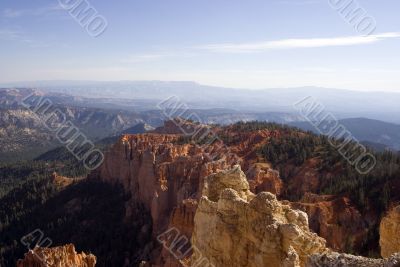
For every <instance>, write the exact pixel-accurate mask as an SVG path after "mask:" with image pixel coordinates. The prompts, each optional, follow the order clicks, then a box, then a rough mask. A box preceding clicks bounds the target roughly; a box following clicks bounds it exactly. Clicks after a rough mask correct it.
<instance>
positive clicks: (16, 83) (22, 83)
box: [0, 79, 400, 93]
mask: <svg viewBox="0 0 400 267" xmlns="http://www.w3.org/2000/svg"><path fill="white" fill-rule="evenodd" d="M62 82H68V83H74V82H80V83H118V82H120V83H121V82H128V83H129V82H160V83H193V84H196V85H200V86H209V87H217V88H220V89H231V90H249V91H263V90H264V91H267V90H275V89H301V88H309V89H312V88H314V89H327V90H340V91H352V92H363V93H400V88H399V90H383V91H380V90H377V89H374V90H362V89H349V88H334V87H325V86H318V85H299V86H292V87H285V86H282V87H262V88H243V87H229V86H222V85H215V84H208V83H202V82H198V81H194V80H157V79H155V80H79V79H73V80H66V79H59V80H34V81H11V82H0V87H3V88H6V87H9V86H14V87H26V88H31V89H34V88H32V87H35V86H38V85H34V83H62ZM29 83H32V85H28V84H29ZM39 86H40V85H39ZM57 86H64V85H62V84H60V85H57ZM65 86H68V85H65ZM69 86H71V85H69Z"/></svg>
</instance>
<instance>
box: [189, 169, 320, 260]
mask: <svg viewBox="0 0 400 267" xmlns="http://www.w3.org/2000/svg"><path fill="white" fill-rule="evenodd" d="M192 244H193V247H194V255H193V257H192V265H193V266H195V265H196V264H197V263H198V262H200V261H204V260H207V261H208V262H209V263H210V264H212V265H214V266H218V267H225V266H248V267H250V266H259V267H265V266H274V267H279V266H282V267H289V266H292V267H295V266H305V264H306V262H307V258H308V256H309V255H311V254H314V253H323V252H325V251H327V249H326V247H325V240H324V239H322V238H320V237H318V236H317V235H316V234H315V233H312V232H311V231H310V230H309V227H308V218H307V215H306V214H305V213H304V212H302V211H297V210H293V209H291V208H290V207H289V206H288V205H283V204H282V203H280V202H279V201H278V200H277V199H276V196H275V195H273V194H271V193H267V192H263V193H260V194H258V195H254V194H253V193H251V192H250V190H249V184H248V182H247V180H246V176H245V174H244V173H243V172H242V171H241V169H240V166H235V167H234V168H233V169H231V170H228V171H223V172H219V173H217V174H214V175H211V176H209V177H207V179H206V181H205V185H204V190H203V196H202V198H201V200H200V203H199V206H198V209H197V212H196V215H195V219H194V231H193V236H192Z"/></svg>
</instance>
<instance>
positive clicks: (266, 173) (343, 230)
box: [91, 120, 364, 266]
mask: <svg viewBox="0 0 400 267" xmlns="http://www.w3.org/2000/svg"><path fill="white" fill-rule="evenodd" d="M178 122H179V123H178V124H177V121H170V122H166V123H165V126H164V127H162V128H158V129H156V130H155V131H154V132H153V133H147V134H138V135H125V136H123V137H122V138H121V139H120V140H119V141H118V142H117V143H116V144H115V145H114V146H113V148H112V149H110V151H109V152H107V154H106V157H105V161H104V162H103V164H102V166H101V167H100V168H99V169H97V170H96V171H95V172H93V173H92V174H91V176H93V177H99V178H100V179H102V180H104V181H106V182H111V183H120V184H122V185H123V186H124V188H125V191H126V192H129V193H130V194H131V196H132V198H131V199H130V200H129V201H128V202H127V205H126V218H127V220H128V221H129V220H135V218H134V216H135V215H137V214H138V213H139V215H137V216H140V212H141V209H140V208H139V206H140V207H144V208H145V209H146V210H147V211H148V212H149V213H150V214H151V217H152V235H153V238H154V239H156V237H157V236H158V235H159V234H160V233H163V232H164V231H165V230H167V229H168V228H171V227H175V228H177V229H178V230H179V232H180V233H183V234H184V235H186V236H187V237H188V238H189V239H190V236H191V232H192V229H193V217H194V213H195V210H196V207H197V204H196V201H198V200H199V198H200V188H202V187H203V184H204V178H205V177H206V176H208V175H210V174H212V173H215V172H217V171H220V170H225V169H228V168H230V167H232V166H233V165H235V164H240V165H241V168H242V170H243V171H244V172H245V173H246V176H247V178H248V180H249V184H250V188H251V190H252V191H253V192H254V193H259V192H261V191H268V192H271V193H273V194H276V195H278V196H279V195H281V194H283V191H284V189H285V191H287V190H288V188H289V189H290V190H289V191H290V192H294V193H295V194H298V195H299V196H303V195H304V194H306V193H307V192H316V191H317V190H318V187H319V186H320V181H319V174H318V168H317V167H318V160H317V159H312V160H309V161H307V162H306V163H305V164H303V166H301V167H300V168H299V169H298V171H297V172H296V175H295V176H294V177H293V178H292V179H291V180H290V181H286V183H287V184H284V182H283V181H282V180H281V179H280V176H279V172H277V171H275V170H273V169H272V168H271V166H270V164H269V163H268V162H265V160H264V159H263V158H261V157H260V156H259V153H258V152H259V149H260V148H261V147H262V146H263V145H264V144H266V143H268V142H269V140H270V139H271V138H279V136H280V135H282V134H283V133H280V132H279V131H270V130H256V131H235V130H234V129H233V128H232V127H226V128H213V131H215V132H214V133H212V132H211V133H210V135H212V134H215V136H217V137H219V138H218V139H220V140H224V142H222V141H218V139H217V141H216V142H214V143H212V144H211V145H196V143H201V142H199V140H189V139H188V140H186V139H187V138H186V137H185V139H182V136H183V135H182V134H180V133H182V128H184V129H188V130H194V129H197V127H199V126H198V125H197V124H194V123H191V122H188V125H186V126H183V127H182V123H183V125H184V124H185V122H184V121H182V120H178ZM205 129H206V130H207V129H208V128H205ZM203 130H204V129H203ZM185 140H186V141H185ZM215 155H217V156H215ZM286 193H287V192H285V194H286ZM292 206H293V207H294V208H296V209H301V210H303V211H305V212H306V213H307V214H308V215H309V217H310V227H311V229H313V230H314V231H315V232H316V233H318V234H320V236H322V237H323V238H325V239H327V241H328V244H327V245H328V246H330V247H333V248H334V249H336V250H341V251H342V250H345V248H346V245H348V244H349V245H352V244H357V243H358V242H359V240H361V239H362V238H363V235H364V226H363V224H362V218H361V215H360V213H359V212H358V211H357V210H356V209H355V208H354V207H353V205H352V204H351V203H350V201H349V200H348V199H347V198H331V197H322V198H321V197H319V198H318V197H316V196H313V195H310V194H306V195H305V197H304V198H303V200H302V201H299V202H298V203H293V204H292ZM349 226H350V227H349ZM350 233H351V236H353V237H354V238H353V239H349V238H348V237H349V236H350ZM160 255H161V257H159V256H160ZM151 258H152V262H151V263H149V264H153V266H166V265H165V264H168V265H167V266H179V264H180V263H179V262H176V261H174V258H173V257H171V255H169V254H168V253H167V252H166V250H165V248H164V249H163V250H162V249H161V248H160V247H159V248H157V249H156V250H154V251H153V253H152V256H151Z"/></svg>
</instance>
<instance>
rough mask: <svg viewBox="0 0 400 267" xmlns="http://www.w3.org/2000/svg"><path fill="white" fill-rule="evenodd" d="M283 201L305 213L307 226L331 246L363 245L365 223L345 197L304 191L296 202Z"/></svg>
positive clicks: (335, 247)
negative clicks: (308, 224)
mask: <svg viewBox="0 0 400 267" xmlns="http://www.w3.org/2000/svg"><path fill="white" fill-rule="evenodd" d="M286 203H288V204H289V205H290V206H291V207H292V208H295V209H299V210H302V211H304V212H306V213H307V215H308V217H309V221H310V228H311V229H312V230H313V231H314V232H315V233H317V234H318V235H319V236H322V237H324V238H325V239H326V240H327V243H328V245H329V247H330V248H332V249H334V250H336V251H346V249H347V248H349V247H351V248H354V247H357V246H360V244H362V241H363V238H364V236H365V235H366V232H365V231H364V229H365V227H366V225H365V223H364V219H363V217H362V216H361V214H360V212H359V211H358V210H357V209H356V208H354V206H353V205H352V203H351V201H350V200H349V199H348V198H346V197H336V196H327V195H325V196H324V195H316V194H312V193H306V194H305V195H304V196H303V198H302V199H301V200H300V201H299V202H293V203H289V202H286Z"/></svg>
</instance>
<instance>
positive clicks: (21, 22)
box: [0, 0, 400, 91]
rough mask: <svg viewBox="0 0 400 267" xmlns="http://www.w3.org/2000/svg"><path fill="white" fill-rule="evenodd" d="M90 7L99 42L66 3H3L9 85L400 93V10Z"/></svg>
mask: <svg viewBox="0 0 400 267" xmlns="http://www.w3.org/2000/svg"><path fill="white" fill-rule="evenodd" d="M60 1H62V2H68V1H70V2H76V1H77V0H60ZM81 1H82V0H81ZM338 1H339V2H340V1H344V2H350V4H352V5H353V6H354V5H357V6H359V7H360V8H363V9H362V10H363V11H365V17H368V18H373V19H374V20H375V21H376V30H375V31H373V32H371V34H370V35H369V36H365V34H366V33H365V32H361V31H360V30H357V29H355V25H357V24H355V23H351V22H350V21H349V19H346V18H344V16H343V15H342V14H340V12H339V11H338V10H336V9H335V8H334V7H333V6H332V3H334V2H338ZM89 3H90V4H91V5H92V6H93V7H94V8H95V9H96V10H97V12H98V14H99V15H102V16H104V18H105V19H106V20H107V22H108V27H107V29H106V30H105V32H104V33H103V34H102V35H100V36H98V37H97V38H94V37H92V36H90V35H89V34H88V33H87V32H86V30H85V29H84V28H82V27H81V26H80V24H79V23H78V22H77V21H76V20H75V19H74V18H73V16H71V15H70V13H69V12H68V10H65V9H63V8H62V7H61V6H60V4H59V2H58V0H34V1H32V0H25V1H22V0H2V1H1V2H0V57H1V58H0V59H1V65H0V73H1V75H0V82H9V81H22V80H53V79H63V80H65V79H79V80H193V81H197V82H200V83H204V84H210V85H221V86H229V87H240V88H270V87H294V86H306V85H315V86H324V87H336V88H348V89H358V90H392V91H393V90H396V91H400V65H399V62H400V49H399V47H400V17H399V10H400V1H398V0H379V1H378V0H358V2H356V1H355V0H199V1H194V0H126V1H110V0H91V1H90V2H89ZM350 8H352V7H350ZM360 10H361V9H360Z"/></svg>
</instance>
